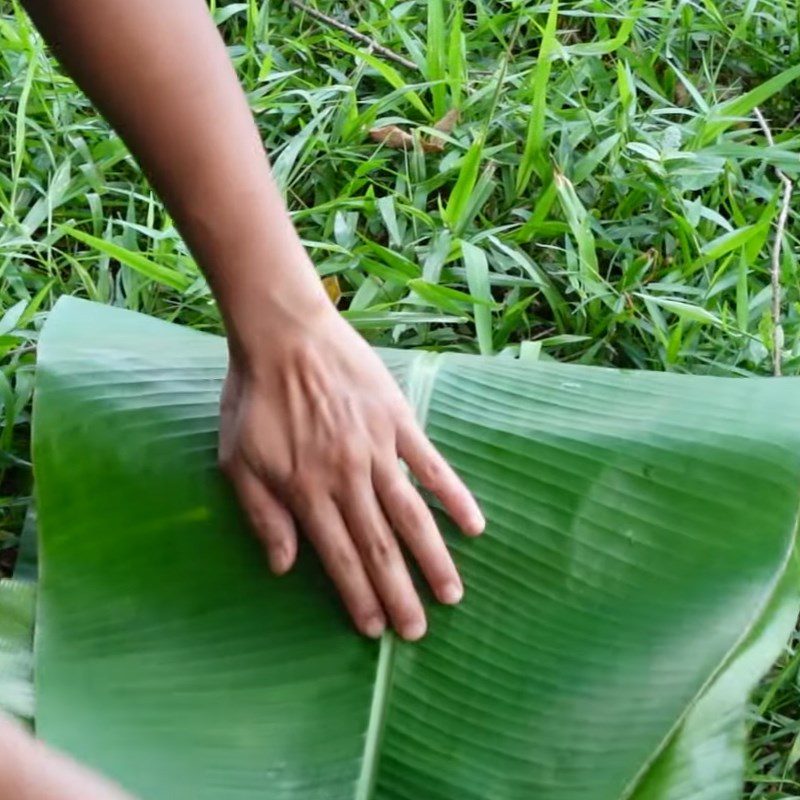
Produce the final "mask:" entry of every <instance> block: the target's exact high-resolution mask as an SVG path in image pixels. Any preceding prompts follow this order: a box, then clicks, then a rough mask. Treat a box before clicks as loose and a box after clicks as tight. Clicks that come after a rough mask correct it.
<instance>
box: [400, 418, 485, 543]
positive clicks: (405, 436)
mask: <svg viewBox="0 0 800 800" xmlns="http://www.w3.org/2000/svg"><path fill="white" fill-rule="evenodd" d="M397 453H398V455H399V456H400V458H402V459H403V461H405V462H406V464H408V468H409V469H410V470H411V472H412V473H413V474H414V476H415V477H416V478H417V480H418V481H419V482H420V483H421V484H422V485H423V486H424V487H425V488H426V489H427V490H428V491H430V492H433V494H435V495H436V497H438V498H439V500H440V501H441V503H442V505H443V506H444V509H445V511H447V513H448V514H449V515H450V516H451V517H452V518H453V520H454V521H455V523H456V524H457V525H458V526H459V528H461V530H462V531H463V532H464V533H466V534H467V535H469V536H477V535H478V534H480V533H483V529H484V528H485V527H486V520H485V519H484V517H483V514H482V513H481V510H480V508H479V507H478V504H477V502H476V501H475V498H474V497H473V496H472V493H471V492H470V491H469V489H467V487H466V486H465V485H464V483H463V481H462V480H461V478H459V477H458V475H456V473H455V471H454V470H453V468H452V467H451V466H450V465H449V464H448V463H447V461H445V460H444V458H443V457H442V455H441V453H439V451H438V450H437V449H436V448H435V447H434V446H433V445H432V444H431V442H430V440H429V439H428V437H427V436H426V435H425V434H424V433H423V432H422V431H421V430H420V428H419V426H418V425H417V424H416V422H414V421H409V422H408V423H407V424H405V425H404V426H402V427H401V428H400V429H399V430H398V434H397Z"/></svg>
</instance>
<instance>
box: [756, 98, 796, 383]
mask: <svg viewBox="0 0 800 800" xmlns="http://www.w3.org/2000/svg"><path fill="white" fill-rule="evenodd" d="M753 113H754V114H755V115H756V119H757V120H758V124H759V125H760V126H761V130H762V131H763V132H764V136H765V137H766V140H767V144H769V146H770V147H774V146H775V140H774V139H773V138H772V131H771V130H770V127H769V125H768V124H767V121H766V119H764V115H763V114H762V113H761V109H760V108H758V106H756V107H755V108H754V109H753ZM775 174H776V175H777V176H778V178H779V179H780V181H781V183H782V184H783V199H782V200H781V211H780V214H778V227H777V229H776V231H775V244H774V245H773V247H772V267H771V269H770V278H771V284H772V373H773V375H780V374H781V360H782V353H783V326H782V325H781V248H782V247H783V235H784V233H785V231H786V222H787V220H788V219H789V206H790V204H791V202H792V191H793V190H794V186H793V185H792V182H791V180H789V178H788V176H787V175H786V173H785V172H784V171H783V170H782V169H781V168H780V167H775Z"/></svg>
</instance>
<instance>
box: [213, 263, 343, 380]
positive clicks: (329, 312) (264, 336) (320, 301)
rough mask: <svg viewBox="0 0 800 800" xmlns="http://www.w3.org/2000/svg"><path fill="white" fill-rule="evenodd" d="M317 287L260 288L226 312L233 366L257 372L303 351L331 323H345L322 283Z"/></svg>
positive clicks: (226, 309)
mask: <svg viewBox="0 0 800 800" xmlns="http://www.w3.org/2000/svg"><path fill="white" fill-rule="evenodd" d="M315 278H316V276H315ZM315 284H316V285H315V286H314V287H304V286H298V285H297V284H290V285H289V286H288V287H286V288H285V289H284V290H278V289H277V287H274V286H272V287H269V288H267V287H260V288H258V289H256V290H254V291H252V292H251V293H249V294H248V295H247V297H243V296H240V298H239V302H237V303H236V304H235V305H230V304H228V305H227V307H226V308H223V310H222V314H223V318H224V320H225V328H226V332H227V336H228V350H229V353H230V359H231V363H232V364H233V365H234V366H235V367H237V368H238V369H239V370H241V371H244V372H257V371H258V369H259V365H265V364H267V363H268V362H269V361H270V358H269V357H270V356H273V355H277V354H279V353H285V352H287V351H291V350H294V349H297V348H302V347H303V346H305V344H306V343H307V342H308V340H309V339H310V338H314V337H315V335H316V334H315V332H318V331H319V330H320V329H322V328H324V327H327V325H328V324H329V322H330V321H332V320H337V321H338V320H341V318H340V317H339V315H338V312H337V311H336V309H335V307H334V305H333V304H332V303H331V301H330V299H329V298H328V296H327V294H326V293H325V291H324V289H323V287H322V284H321V282H319V281H318V280H317V281H315Z"/></svg>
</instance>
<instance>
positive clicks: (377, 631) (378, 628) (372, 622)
mask: <svg viewBox="0 0 800 800" xmlns="http://www.w3.org/2000/svg"><path fill="white" fill-rule="evenodd" d="M385 628H386V623H385V622H384V620H383V617H377V616H376V617H370V618H369V619H368V620H367V621H366V622H365V623H364V628H363V630H364V633H365V634H366V635H367V636H369V638H370V639H378V638H379V637H380V636H382V635H383V631H384V629H385Z"/></svg>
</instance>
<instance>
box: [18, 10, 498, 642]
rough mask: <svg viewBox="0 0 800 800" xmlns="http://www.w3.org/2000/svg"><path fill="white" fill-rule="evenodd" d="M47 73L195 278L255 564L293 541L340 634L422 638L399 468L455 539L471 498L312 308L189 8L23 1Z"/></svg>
mask: <svg viewBox="0 0 800 800" xmlns="http://www.w3.org/2000/svg"><path fill="white" fill-rule="evenodd" d="M26 6H27V8H28V10H29V12H30V13H31V15H32V17H33V19H34V20H35V21H36V23H37V24H38V25H39V27H40V28H41V30H42V31H43V32H44V34H45V36H46V38H47V39H48V40H49V41H50V42H51V44H52V46H53V48H54V50H55V52H56V53H57V55H58V57H59V58H60V59H61V60H62V61H63V63H64V64H65V66H66V67H67V69H68V70H69V71H70V72H71V73H72V75H73V76H74V77H75V79H76V80H77V82H78V83H79V84H80V85H81V86H82V87H83V88H84V89H85V90H86V92H87V93H88V94H89V96H90V97H91V98H92V99H93V100H94V102H95V103H96V104H97V106H98V107H99V108H100V109H101V110H102V111H103V113H104V114H105V115H106V116H107V117H108V119H109V120H110V121H111V123H112V124H113V125H114V126H115V127H116V129H117V130H118V131H119V132H120V134H121V135H122V136H123V138H124V139H125V141H126V142H127V144H128V145H129V147H130V149H131V150H132V152H133V153H134V155H135V156H136V157H137V158H138V160H139V162H140V163H141V165H142V167H143V168H144V170H145V171H146V172H147V174H148V175H149V177H150V179H151V181H152V183H153V185H154V186H155V188H156V190H157V191H158V192H159V193H160V195H161V197H162V198H163V199H164V201H165V203H166V205H167V207H168V208H169V211H170V212H171V214H172V216H173V218H174V219H175V221H176V224H177V225H178V227H179V229H180V231H181V233H182V235H183V236H184V238H185V240H186V241H187V243H188V245H189V246H190V248H191V249H192V251H193V253H194V255H195V256H196V258H197V261H198V263H199V264H200V266H201V267H202V269H203V270H204V272H205V274H206V275H207V276H208V279H209V282H210V284H211V286H212V289H213V291H214V294H215V296H216V298H217V300H218V302H219V306H220V309H221V311H222V315H223V317H224V320H225V324H226V327H227V331H228V335H229V342H230V353H231V362H230V369H229V374H228V378H227V381H226V386H225V391H224V395H223V403H222V420H221V432H220V461H221V464H222V466H223V469H224V471H225V472H226V474H227V475H228V477H229V478H230V479H231V481H232V483H233V485H234V487H235V488H236V491H237V493H238V496H239V498H240V500H241V502H242V505H243V506H244V508H245V510H246V511H247V513H248V515H249V517H250V520H251V522H252V524H253V527H254V528H255V530H256V532H257V534H258V535H259V538H260V539H261V540H262V541H263V542H264V544H265V547H266V550H267V553H268V556H269V560H270V564H271V566H272V568H273V570H274V571H275V572H277V573H282V572H285V571H286V570H287V569H289V568H290V567H291V565H292V563H293V561H294V559H295V555H296V546H297V545H296V532H295V524H296V523H299V526H300V527H301V528H302V530H303V531H304V533H305V534H306V535H307V536H308V537H309V539H310V540H311V541H312V543H313V545H314V546H315V548H316V550H317V552H318V553H319V555H320V558H321V559H322V562H323V563H324V565H325V567H326V569H327V571H328V573H329V574H330V576H331V578H332V579H333V580H334V582H335V583H336V585H337V587H338V589H339V592H340V594H341V596H342V598H343V601H344V603H345V605H346V606H347V608H348V610H349V612H350V614H351V616H352V617H353V620H354V621H355V624H356V626H357V627H358V628H359V630H361V631H362V632H363V633H366V634H367V635H371V636H377V635H379V634H380V633H381V632H382V630H383V628H384V625H385V624H386V623H387V621H388V622H389V623H390V624H392V625H393V626H394V627H395V628H396V629H397V630H398V631H399V633H400V634H401V635H402V636H404V637H406V638H408V639H416V638H418V637H419V636H421V635H423V633H424V632H425V628H426V621H425V614H424V611H423V608H422V604H421V602H420V600H419V597H418V596H417V593H416V591H415V589H414V587H413V585H412V582H411V579H410V576H409V573H408V570H407V567H406V565H405V562H404V560H403V557H402V554H401V551H400V548H399V546H398V539H397V537H399V538H401V539H402V540H403V541H404V542H405V543H406V545H407V546H408V548H409V550H410V551H411V553H412V555H413V556H414V557H415V558H416V559H417V561H418V562H419V564H420V567H421V569H422V571H423V573H424V574H425V576H426V577H427V579H428V580H429V582H430V584H431V586H432V587H433V590H434V592H435V594H436V596H437V597H438V598H439V600H441V601H442V602H449V603H453V602H458V600H459V599H460V597H461V593H462V586H461V582H460V579H459V576H458V573H457V571H456V569H455V566H454V565H453V562H452V560H451V558H450V555H449V553H448V551H447V548H446V547H445V545H444V542H443V540H442V538H441V536H440V534H439V531H438V530H437V528H436V524H435V522H434V520H433V517H432V516H431V514H430V512H429V510H428V509H427V507H426V505H425V503H424V502H423V500H422V498H421V496H420V495H419V493H418V492H417V490H416V488H415V487H414V486H413V485H412V483H411V482H410V481H409V479H408V478H407V477H406V475H405V473H404V472H403V471H402V469H401V468H400V465H399V462H398V457H400V458H402V459H403V460H405V462H406V463H407V464H408V465H409V467H410V469H411V471H412V472H413V473H414V474H415V475H416V477H417V478H418V479H419V480H420V482H421V483H422V484H424V485H425V486H427V487H428V488H429V489H430V490H431V491H433V492H434V493H435V494H437V495H438V497H439V498H440V499H441V501H442V503H443V504H444V506H445V508H446V509H447V510H448V511H449V512H450V514H451V515H452V516H453V518H454V519H455V520H456V522H458V524H459V525H460V526H461V528H462V529H463V530H464V531H465V532H466V533H470V534H476V533H479V532H480V531H481V530H482V528H483V518H482V516H481V513H480V511H479V509H478V507H477V505H476V503H475V501H474V500H473V498H472V496H471V495H470V493H469V492H468V490H467V489H466V487H465V486H464V485H463V484H462V483H461V481H460V480H459V478H458V477H457V476H456V475H455V473H454V472H453V470H452V469H451V468H450V467H449V466H448V465H447V464H446V462H445V461H444V460H443V459H442V457H441V456H440V455H439V454H438V453H437V452H436V450H435V449H434V448H433V446H432V445H431V443H430V442H429V441H428V439H427V438H426V436H425V435H424V433H422V431H421V430H420V429H419V428H418V426H417V424H416V422H415V421H414V418H413V413H412V411H411V409H410V408H409V406H408V404H407V403H406V401H405V400H404V398H403V397H402V395H401V393H400V391H399V389H398V388H397V386H396V385H395V383H394V381H393V380H392V378H391V376H390V375H389V373H388V372H387V371H386V369H385V368H384V367H383V365H382V364H381V362H380V361H379V360H378V358H377V357H376V356H375V355H374V353H373V352H372V351H371V349H370V348H369V347H368V346H367V345H366V343H365V342H364V341H363V340H362V339H361V337H360V336H358V335H357V334H356V333H355V332H354V331H353V330H352V329H351V328H350V327H349V326H348V325H347V324H346V323H345V322H344V321H343V320H342V319H341V317H340V316H339V315H338V314H337V313H336V311H335V309H334V308H333V306H332V305H331V304H330V302H329V301H328V299H327V297H326V296H325V294H324V292H323V290H322V288H321V286H320V283H319V281H318V279H317V276H316V273H315V271H314V269H313V266H312V264H311V263H310V261H309V258H308V256H307V254H306V252H305V250H304V248H303V246H302V244H301V243H300V240H299V238H298V236H297V234H296V232H295V230H294V228H293V226H292V223H291V220H290V218H289V215H288V213H287V211H286V209H285V207H284V204H283V201H282V198H281V196H280V194H279V192H278V190H277V188H276V186H275V184H274V182H273V180H272V177H271V175H270V169H269V164H268V160H267V157H266V154H265V153H264V150H263V147H262V144H261V141H260V138H259V135H258V131H257V129H256V126H255V124H254V121H253V119H252V116H251V114H250V111H249V109H248V106H247V103H246V99H245V97H244V95H243V92H242V90H241V88H240V87H239V84H238V81H237V78H236V75H235V73H234V71H233V68H232V66H231V64H230V62H229V59H228V57H227V53H226V51H225V48H224V45H223V43H222V40H221V38H220V37H219V35H218V32H217V31H216V29H215V27H214V25H213V23H212V21H211V19H210V16H209V14H208V11H207V8H206V7H205V4H204V2H203V0H169V2H163V0H135V2H131V0H80V2H75V0H27V2H26Z"/></svg>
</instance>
